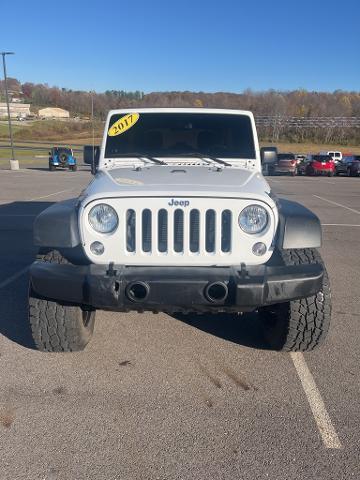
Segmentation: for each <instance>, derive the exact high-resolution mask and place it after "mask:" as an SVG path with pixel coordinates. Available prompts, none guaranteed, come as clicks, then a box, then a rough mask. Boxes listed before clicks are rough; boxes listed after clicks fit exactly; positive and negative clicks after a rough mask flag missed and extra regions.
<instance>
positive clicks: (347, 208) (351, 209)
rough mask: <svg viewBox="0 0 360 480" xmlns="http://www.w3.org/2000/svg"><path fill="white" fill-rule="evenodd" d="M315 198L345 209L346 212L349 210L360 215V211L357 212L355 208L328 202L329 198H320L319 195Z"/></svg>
mask: <svg viewBox="0 0 360 480" xmlns="http://www.w3.org/2000/svg"><path fill="white" fill-rule="evenodd" d="M313 197H316V198H320V200H323V201H324V202H328V203H331V204H333V205H336V206H337V207H342V208H345V209H346V210H349V211H350V212H353V213H357V214H358V215H360V212H359V210H355V209H354V208H350V207H347V206H346V205H342V204H341V203H337V202H333V201H332V200H328V199H327V198H324V197H320V196H319V195H313Z"/></svg>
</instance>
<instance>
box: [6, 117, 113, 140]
mask: <svg viewBox="0 0 360 480" xmlns="http://www.w3.org/2000/svg"><path fill="white" fill-rule="evenodd" d="M94 126H95V136H96V137H97V138H100V137H101V136H102V132H103V128H104V124H103V122H95V125H94ZM13 134H14V141H15V142H16V143H19V142H21V141H49V142H53V143H56V142H60V141H61V142H63V143H64V142H66V143H71V142H74V143H84V144H85V143H86V142H88V140H89V138H90V139H91V138H92V124H91V122H88V121H85V122H84V121H76V120H69V121H60V120H37V121H34V122H31V123H27V122H24V124H23V125H16V124H14V125H13ZM8 138H9V130H8V126H7V124H6V123H0V140H3V141H4V140H7V139H8Z"/></svg>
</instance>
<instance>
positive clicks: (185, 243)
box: [126, 208, 232, 254]
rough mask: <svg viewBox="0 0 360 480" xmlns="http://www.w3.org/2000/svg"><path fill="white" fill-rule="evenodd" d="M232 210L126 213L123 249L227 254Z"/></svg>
mask: <svg viewBox="0 0 360 480" xmlns="http://www.w3.org/2000/svg"><path fill="white" fill-rule="evenodd" d="M231 232H232V213H231V211H230V210H227V209H225V210H222V211H220V212H217V211H215V210H213V209H208V210H205V211H200V210H198V209H191V210H184V209H181V208H177V209H175V210H172V209H171V210H166V209H164V208H162V209H160V210H157V211H154V210H150V209H148V208H145V209H143V210H137V211H135V210H133V209H129V210H127V212H126V250H127V252H129V253H136V252H137V251H138V250H139V249H141V250H142V251H143V252H145V253H152V252H160V253H164V254H165V253H168V252H170V253H171V252H175V253H178V254H181V253H191V254H197V253H205V252H206V253H210V254H211V253H231V247H232V245H231V242H232V239H231Z"/></svg>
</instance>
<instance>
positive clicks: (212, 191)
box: [84, 165, 272, 203]
mask: <svg viewBox="0 0 360 480" xmlns="http://www.w3.org/2000/svg"><path fill="white" fill-rule="evenodd" d="M84 193H85V195H86V197H87V199H88V200H89V201H90V198H89V197H91V200H94V199H96V198H111V197H127V196H132V197H133V196H136V197H139V196H141V197H142V196H151V197H153V196H166V197H169V196H170V197H176V196H198V197H204V196H205V197H213V196H216V197H236V198H241V197H243V198H244V197H246V198H254V199H256V198H257V199H259V200H263V201H264V200H265V201H267V203H272V202H271V201H270V202H269V200H268V199H269V196H268V194H269V193H270V187H269V185H268V183H267V182H266V181H265V179H264V178H263V176H262V175H261V174H260V173H259V172H257V171H251V170H247V169H243V168H234V167H225V168H216V167H207V166H206V167H204V166H203V167H199V166H160V165H154V166H149V167H143V168H138V169H135V168H114V169H111V170H106V171H104V170H103V171H100V172H98V173H97V175H96V176H95V178H94V180H93V181H92V182H91V183H90V185H89V186H88V188H87V189H86V191H85V192H84ZM264 197H266V199H267V200H266V199H265V198H264Z"/></svg>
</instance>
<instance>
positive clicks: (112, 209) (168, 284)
mask: <svg viewBox="0 0 360 480" xmlns="http://www.w3.org/2000/svg"><path fill="white" fill-rule="evenodd" d="M93 153H95V154H94V155H93ZM97 153H98V155H97ZM92 156H94V158H92ZM84 159H85V162H87V163H91V165H92V172H93V173H94V174H95V177H94V179H93V180H92V182H91V183H90V184H89V186H88V187H87V188H86V189H85V190H84V191H83V193H82V194H81V196H80V197H79V198H77V199H72V200H67V201H65V202H60V203H58V204H56V205H53V206H51V207H50V208H48V209H47V210H45V211H44V212H42V213H41V214H40V215H39V216H38V217H37V219H36V221H35V224H34V238H35V243H36V244H37V245H38V246H39V247H40V251H39V257H38V260H37V261H36V262H34V264H33V265H32V266H31V268H30V289H29V291H30V294H29V295H30V296H29V305H30V308H29V311H30V314H29V321H30V324H31V328H32V332H33V337H34V341H35V343H36V345H37V347H38V348H39V349H40V350H46V351H73V350H81V349H83V348H84V347H85V345H86V344H87V342H88V341H89V339H90V337H91V335H92V332H93V328H94V321H95V311H96V310H97V309H105V310H113V311H119V312H126V311H130V310H137V311H140V312H143V311H153V312H159V311H163V312H168V313H176V312H197V313H201V312H212V313H214V314H216V313H218V312H233V313H243V312H249V311H257V312H258V313H259V315H260V316H261V318H262V320H263V324H264V331H265V334H266V336H267V338H268V340H269V343H270V344H271V345H272V346H273V347H274V348H276V349H279V350H311V349H313V348H314V347H315V346H317V345H318V344H320V343H321V342H322V341H323V339H324V338H325V336H326V333H327V330H328V327H329V322H330V310H331V306H330V301H331V300H330V287H329V281H328V277H327V274H326V270H325V267H324V265H323V262H322V260H321V258H320V255H319V254H318V253H317V250H316V248H317V247H320V245H321V227H320V222H319V220H318V218H317V217H316V216H315V215H314V214H313V213H311V212H310V211H309V210H307V209H306V208H305V207H303V206H301V205H299V204H297V203H295V202H292V201H288V200H284V199H279V198H277V197H276V196H275V195H274V193H273V192H272V191H271V189H270V186H269V184H268V183H267V182H266V181H265V179H264V177H263V176H262V173H261V166H262V165H261V164H262V163H263V164H271V163H273V162H276V151H275V150H274V148H268V149H267V148H263V149H262V150H261V151H260V149H259V145H258V138H257V134H256V129H255V122H254V117H253V115H252V114H251V113H250V112H246V111H237V110H213V109H141V110H136V111H133V110H114V111H111V112H110V113H109V115H108V117H107V121H106V126H105V131H104V137H103V141H102V146H101V148H95V149H92V148H89V147H87V148H86V149H85V158H84ZM234 321H241V316H239V317H238V318H237V317H236V318H234Z"/></svg>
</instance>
